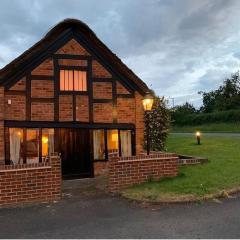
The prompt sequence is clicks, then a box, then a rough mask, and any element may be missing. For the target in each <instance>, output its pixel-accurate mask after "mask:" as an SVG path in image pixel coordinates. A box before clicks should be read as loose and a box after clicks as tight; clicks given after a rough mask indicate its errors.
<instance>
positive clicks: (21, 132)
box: [6, 128, 135, 164]
mask: <svg viewBox="0 0 240 240" xmlns="http://www.w3.org/2000/svg"><path fill="white" fill-rule="evenodd" d="M73 131H74V129H73ZM7 132H8V135H6V142H7V143H8V144H6V146H7V148H6V164H23V163H28V164H31V163H38V162H45V161H47V160H48V158H49V156H50V155H51V154H52V153H54V138H55V139H56V140H57V138H58V137H60V135H59V134H57V132H58V130H57V129H56V136H54V132H55V131H54V129H53V128H9V130H8V131H7ZM91 133H92V134H93V135H92V137H93V141H92V144H93V146H92V147H93V158H94V161H106V160H108V154H109V153H111V152H113V151H114V152H115V151H117V152H118V153H119V155H120V156H122V157H128V156H132V155H134V152H135V151H134V148H135V141H134V131H133V130H122V129H94V130H92V131H90V130H87V134H91ZM88 136H89V135H88ZM69 141H71V139H69ZM66 146H67V149H68V150H69V151H70V147H69V146H70V145H69V144H67V145H66ZM58 147H59V146H58V144H57V143H56V148H58ZM56 150H57V151H59V152H61V149H56ZM89 151H90V149H89ZM73 154H74V153H73Z"/></svg>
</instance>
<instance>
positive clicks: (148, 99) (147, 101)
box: [142, 92, 154, 155]
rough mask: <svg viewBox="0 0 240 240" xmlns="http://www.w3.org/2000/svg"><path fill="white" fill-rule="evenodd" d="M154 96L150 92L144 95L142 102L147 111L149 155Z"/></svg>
mask: <svg viewBox="0 0 240 240" xmlns="http://www.w3.org/2000/svg"><path fill="white" fill-rule="evenodd" d="M153 101H154V100H153V96H152V95H151V94H150V93H149V92H148V93H146V95H145V96H144V98H143V100H142V103H143V109H144V111H145V113H146V131H147V155H149V153H150V139H149V137H150V136H149V120H150V119H149V113H150V111H151V110H152V106H153Z"/></svg>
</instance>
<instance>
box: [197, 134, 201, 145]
mask: <svg viewBox="0 0 240 240" xmlns="http://www.w3.org/2000/svg"><path fill="white" fill-rule="evenodd" d="M196 138H197V144H198V145H200V144H201V133H200V132H199V131H197V132H196Z"/></svg>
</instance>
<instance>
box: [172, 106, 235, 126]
mask: <svg viewBox="0 0 240 240" xmlns="http://www.w3.org/2000/svg"><path fill="white" fill-rule="evenodd" d="M227 122H229V123H230V122H231V123H232V122H240V110H229V111H222V112H213V113H194V114H189V115H181V114H175V115H174V113H173V114H172V123H173V125H179V126H187V125H201V124H208V123H227Z"/></svg>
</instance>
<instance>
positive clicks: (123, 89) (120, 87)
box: [117, 81, 130, 94]
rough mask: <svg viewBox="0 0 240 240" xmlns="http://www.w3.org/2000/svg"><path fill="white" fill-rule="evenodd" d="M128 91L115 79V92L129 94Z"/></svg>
mask: <svg viewBox="0 0 240 240" xmlns="http://www.w3.org/2000/svg"><path fill="white" fill-rule="evenodd" d="M129 93H130V92H129V91H128V90H127V89H126V88H125V87H124V86H123V85H122V84H121V83H120V82H118V81H117V94H129Z"/></svg>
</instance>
